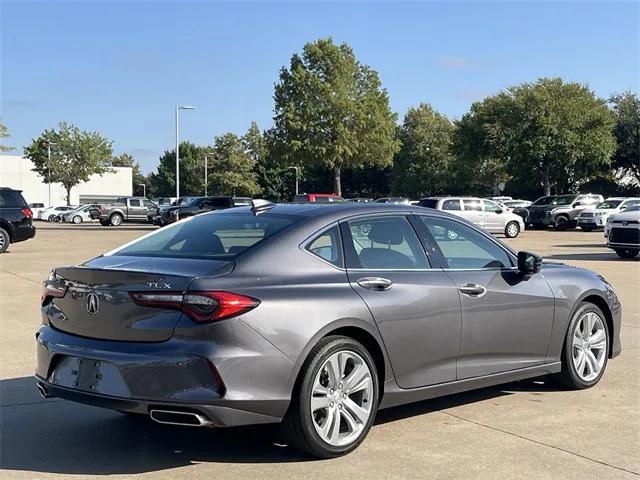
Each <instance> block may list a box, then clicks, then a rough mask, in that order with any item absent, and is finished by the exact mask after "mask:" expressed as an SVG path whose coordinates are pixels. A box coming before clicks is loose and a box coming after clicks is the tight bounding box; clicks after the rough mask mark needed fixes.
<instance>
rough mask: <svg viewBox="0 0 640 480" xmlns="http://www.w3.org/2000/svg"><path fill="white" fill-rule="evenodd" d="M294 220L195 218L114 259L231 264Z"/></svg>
mask: <svg viewBox="0 0 640 480" xmlns="http://www.w3.org/2000/svg"><path fill="white" fill-rule="evenodd" d="M294 218H295V217H291V216H282V215H269V216H258V217H256V216H254V215H252V214H246V215H244V214H242V215H222V214H216V215H196V216H194V217H190V218H188V219H186V220H184V221H183V222H178V223H174V224H172V225H169V226H168V227H164V228H162V229H160V230H156V231H155V232H154V233H152V234H151V235H149V236H147V237H143V238H141V239H139V240H137V241H135V242H134V243H131V244H129V245H127V246H125V247H123V248H121V249H119V250H116V251H114V252H112V253H111V254H112V255H128V256H143V257H172V258H199V259H211V260H232V259H234V258H235V257H237V256H238V255H239V254H240V253H242V252H243V251H245V250H247V249H248V248H249V247H252V246H254V245H256V244H257V243H259V242H261V241H262V240H265V239H267V238H269V237H270V236H272V235H274V234H276V233H277V232H279V231H281V230H283V229H284V228H286V227H288V226H289V225H291V224H292V223H293V222H294Z"/></svg>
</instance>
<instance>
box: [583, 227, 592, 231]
mask: <svg viewBox="0 0 640 480" xmlns="http://www.w3.org/2000/svg"><path fill="white" fill-rule="evenodd" d="M580 229H581V230H582V231H583V232H591V231H593V228H589V227H580Z"/></svg>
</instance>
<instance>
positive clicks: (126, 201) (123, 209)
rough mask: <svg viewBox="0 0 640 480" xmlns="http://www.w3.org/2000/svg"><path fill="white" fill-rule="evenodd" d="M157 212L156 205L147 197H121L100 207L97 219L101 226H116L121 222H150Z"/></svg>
mask: <svg viewBox="0 0 640 480" xmlns="http://www.w3.org/2000/svg"><path fill="white" fill-rule="evenodd" d="M157 213H158V206H157V205H156V204H155V203H153V202H152V201H151V200H149V199H148V198H145V197H121V198H118V199H117V200H116V202H115V203H113V204H110V205H102V206H101V207H100V216H99V220H100V223H101V224H102V225H103V226H108V225H111V226H113V227H117V226H119V225H122V222H138V223H150V222H151V221H152V220H153V218H154V217H155V216H156V215H157Z"/></svg>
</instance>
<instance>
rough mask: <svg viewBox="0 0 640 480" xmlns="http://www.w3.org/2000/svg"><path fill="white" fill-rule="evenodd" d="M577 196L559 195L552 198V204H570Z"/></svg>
mask: <svg viewBox="0 0 640 480" xmlns="http://www.w3.org/2000/svg"><path fill="white" fill-rule="evenodd" d="M576 198H577V195H560V196H559V197H556V198H554V199H553V202H551V203H552V204H553V205H571V204H572V203H573V201H574V200H575V199H576Z"/></svg>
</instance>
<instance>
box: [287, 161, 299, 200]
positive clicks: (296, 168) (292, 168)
mask: <svg viewBox="0 0 640 480" xmlns="http://www.w3.org/2000/svg"><path fill="white" fill-rule="evenodd" d="M287 170H295V172H296V195H298V170H299V168H298V167H288V168H287Z"/></svg>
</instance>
